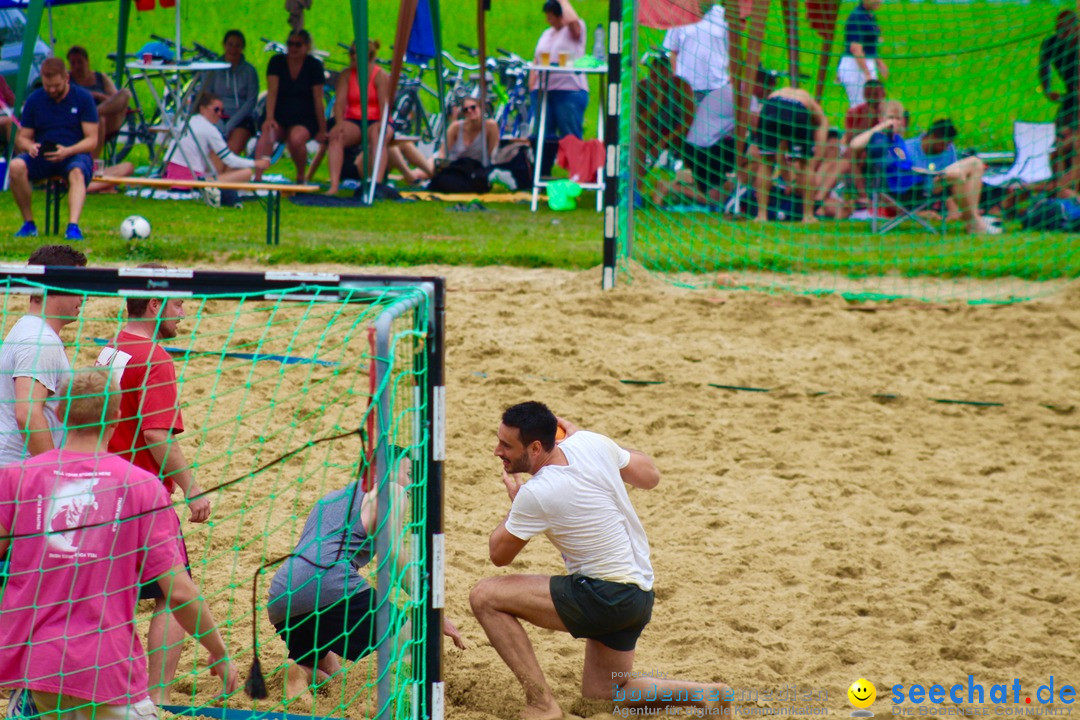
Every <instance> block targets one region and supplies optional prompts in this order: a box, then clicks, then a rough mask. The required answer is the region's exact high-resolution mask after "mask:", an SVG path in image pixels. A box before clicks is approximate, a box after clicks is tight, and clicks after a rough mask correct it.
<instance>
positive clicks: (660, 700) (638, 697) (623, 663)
mask: <svg viewBox="0 0 1080 720" xmlns="http://www.w3.org/2000/svg"><path fill="white" fill-rule="evenodd" d="M633 668H634V651H633V650H627V651H620V650H612V649H611V648H609V647H607V646H606V645H604V644H603V643H601V642H600V641H599V640H586V641H585V667H584V669H583V670H582V672H581V694H582V695H584V696H585V697H587V698H591V699H597V700H614V701H615V702H616V704H617V706H618V707H620V708H641V707H645V708H656V709H662V708H669V707H680V706H682V707H685V706H690V707H698V708H702V709H705V710H708V711H709V713H708V714H709V715H710V716H711V715H716V716H717V717H719V718H730V717H731V706H732V702H731V699H732V695H733V693H732V690H731V688H729V687H728V686H727V685H723V684H721V683H717V684H707V683H696V682H686V681H682V680H668V679H656V678H630V674H631V671H632V670H633ZM647 698H652V699H647Z"/></svg>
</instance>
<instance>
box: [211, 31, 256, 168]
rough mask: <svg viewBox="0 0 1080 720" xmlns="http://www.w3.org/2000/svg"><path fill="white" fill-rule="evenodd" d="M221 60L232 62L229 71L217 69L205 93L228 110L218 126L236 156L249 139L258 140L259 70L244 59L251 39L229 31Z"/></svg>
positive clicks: (224, 42) (223, 43)
mask: <svg viewBox="0 0 1080 720" xmlns="http://www.w3.org/2000/svg"><path fill="white" fill-rule="evenodd" d="M222 45H223V47H224V50H225V52H224V53H223V54H222V56H221V59H222V60H224V61H225V62H227V63H229V67H228V68H226V69H225V70H214V71H212V72H210V73H209V74H208V75H207V77H206V83H205V84H204V85H203V91H204V92H212V93H214V94H215V95H217V96H218V97H220V98H221V102H222V103H224V106H225V111H224V112H223V113H222V114H221V121H220V122H219V123H218V127H219V128H220V129H221V133H222V134H223V135H224V136H225V139H226V140H227V141H228V143H229V149H230V150H232V151H233V152H234V153H238V154H239V153H242V152H244V148H246V147H247V144H248V140H250V139H251V138H253V137H255V132H256V127H255V116H254V110H255V103H256V102H257V101H258V99H259V71H258V70H256V69H255V66H254V65H252V64H251V63H249V62H248V61H247V60H245V59H244V47H245V46H246V45H247V40H246V39H245V38H244V33H242V32H240V31H239V30H229V31H228V32H227V33H225V39H224V40H223V41H222Z"/></svg>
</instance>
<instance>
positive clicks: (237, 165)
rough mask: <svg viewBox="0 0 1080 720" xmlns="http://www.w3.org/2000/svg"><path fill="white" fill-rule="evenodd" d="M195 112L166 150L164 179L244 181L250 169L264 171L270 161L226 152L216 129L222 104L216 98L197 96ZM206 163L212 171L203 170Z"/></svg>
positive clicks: (247, 178)
mask: <svg viewBox="0 0 1080 720" xmlns="http://www.w3.org/2000/svg"><path fill="white" fill-rule="evenodd" d="M198 108H199V110H198V112H197V113H195V114H194V115H192V116H191V120H190V121H189V122H188V126H187V130H186V131H184V134H183V136H182V137H181V138H180V144H179V146H177V145H176V144H175V143H174V144H173V145H172V146H171V147H170V148H169V152H168V154H167V155H166V157H168V158H169V163H168V165H166V166H165V177H166V178H168V179H170V180H206V179H207V178H208V177H210V178H213V177H216V178H217V179H218V180H220V181H222V182H247V181H249V180H251V176H252V171H253V170H260V171H262V170H266V169H267V168H269V167H270V158H259V159H258V160H252V159H251V158H245V157H240V156H239V155H237V154H235V153H234V152H233V151H232V150H230V149H229V145H228V143H226V142H225V137H224V136H223V135H222V134H221V131H220V130H218V128H217V123H218V121H219V120H221V113H222V112H224V110H225V104H224V103H223V102H222V101H221V98H219V97H218V96H217V95H214V94H213V93H209V92H205V93H203V94H202V95H200V96H199V105H198ZM207 162H209V163H210V164H212V165H213V169H212V171H211V168H209V167H207Z"/></svg>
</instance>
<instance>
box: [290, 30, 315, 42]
mask: <svg viewBox="0 0 1080 720" xmlns="http://www.w3.org/2000/svg"><path fill="white" fill-rule="evenodd" d="M289 37H290V38H294V37H298V38H300V39H301V40H303V41H304V44H305V45H310V44H311V33H309V32H308V31H307V30H304V29H303V28H301V29H299V30H293V31H292V32H291V33H289Z"/></svg>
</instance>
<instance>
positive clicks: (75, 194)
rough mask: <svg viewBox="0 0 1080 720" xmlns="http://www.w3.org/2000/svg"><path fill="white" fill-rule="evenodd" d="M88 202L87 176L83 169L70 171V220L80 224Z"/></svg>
mask: <svg viewBox="0 0 1080 720" xmlns="http://www.w3.org/2000/svg"><path fill="white" fill-rule="evenodd" d="M85 204H86V176H85V175H83V173H82V170H72V171H71V172H69V173H68V222H69V223H76V224H78V222H79V218H80V217H81V216H82V211H83V205H85Z"/></svg>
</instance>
